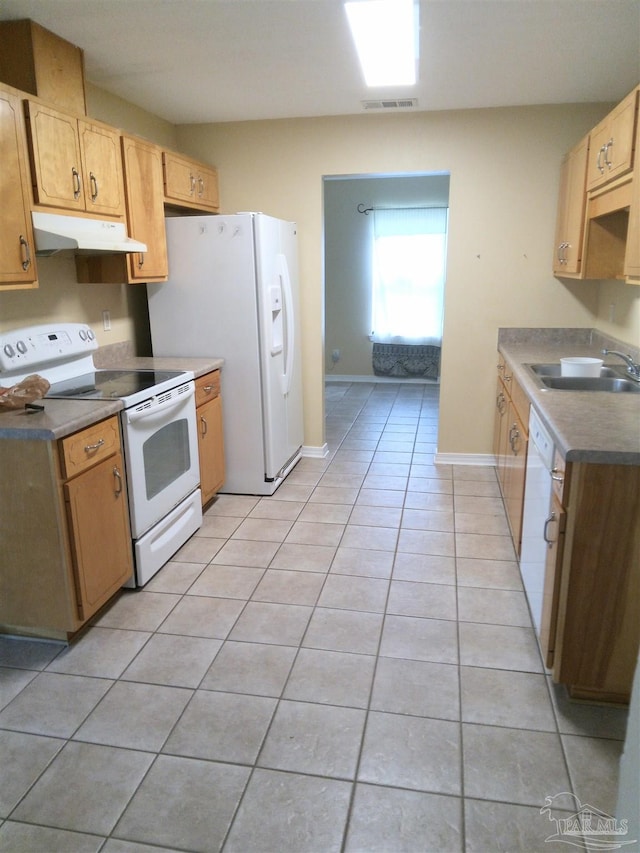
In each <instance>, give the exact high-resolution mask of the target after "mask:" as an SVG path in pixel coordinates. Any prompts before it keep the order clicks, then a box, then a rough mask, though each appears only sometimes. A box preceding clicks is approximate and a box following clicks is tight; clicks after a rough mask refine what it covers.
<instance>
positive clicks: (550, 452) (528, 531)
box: [520, 406, 555, 635]
mask: <svg viewBox="0 0 640 853" xmlns="http://www.w3.org/2000/svg"><path fill="white" fill-rule="evenodd" d="M554 452H555V448H554V445H553V441H552V439H551V436H550V435H549V433H548V431H547V429H546V427H545V426H544V425H543V423H542V421H541V420H540V416H539V415H538V413H537V412H536V410H535V409H534V407H533V406H531V410H530V414H529V446H528V449H527V478H526V482H525V488H524V510H523V517H522V545H521V549H520V574H521V575H522V582H523V583H524V588H525V592H526V594H527V599H528V601H529V607H530V609H531V615H532V617H533V621H534V625H535V629H536V633H537V634H538V635H540V625H541V622H542V599H543V593H544V572H545V561H546V556H547V550H548V548H549V543H548V541H547V539H546V532H547V526H548V524H549V522H550V521H551V517H550V514H551V495H552V469H553V457H554Z"/></svg>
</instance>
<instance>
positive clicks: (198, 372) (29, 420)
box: [0, 357, 224, 441]
mask: <svg viewBox="0 0 640 853" xmlns="http://www.w3.org/2000/svg"><path fill="white" fill-rule="evenodd" d="M223 364H224V360H223V359H221V358H173V357H169V358H153V357H148V358H144V357H143V358H138V357H125V358H120V359H119V360H118V361H114V362H113V363H111V362H109V363H106V362H104V361H103V360H102V359H98V358H96V366H99V367H100V368H104V367H109V368H122V369H124V370H126V369H130V370H191V371H193V374H194V376H195V377H196V378H197V377H199V376H203V375H204V374H205V373H209V372H210V371H212V370H219V369H220V368H221V367H222V365H223ZM35 402H36V404H38V405H44V411H42V412H41V411H36V410H32V409H16V410H12V411H7V412H0V439H4V438H10V439H21V440H23V441H29V440H31V441H53V440H55V439H59V438H64V437H65V436H66V435H71V434H72V433H74V432H77V431H78V430H81V429H84V428H85V427H88V426H91V424H95V423H97V422H98V421H102V420H104V419H105V418H108V417H110V416H111V415H114V414H117V413H118V412H120V411H122V408H123V405H122V402H121V401H120V400H58V399H56V400H54V399H48V398H46V397H45V398H44V400H36V401H35Z"/></svg>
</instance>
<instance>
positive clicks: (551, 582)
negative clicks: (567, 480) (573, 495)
mask: <svg viewBox="0 0 640 853" xmlns="http://www.w3.org/2000/svg"><path fill="white" fill-rule="evenodd" d="M566 523H567V515H566V512H565V511H564V507H563V506H562V504H561V503H560V501H559V500H558V498H557V497H556V495H552V497H551V508H550V512H549V516H548V518H547V521H546V523H545V530H544V537H545V539H546V541H547V556H546V560H545V565H544V587H543V591H542V619H541V624H540V649H541V650H542V657H543V660H544V663H545V666H547V667H548V668H549V669H551V668H552V667H553V661H554V656H555V649H556V634H557V632H556V628H557V625H558V600H559V596H560V572H561V570H562V555H563V552H564V534H565V529H566Z"/></svg>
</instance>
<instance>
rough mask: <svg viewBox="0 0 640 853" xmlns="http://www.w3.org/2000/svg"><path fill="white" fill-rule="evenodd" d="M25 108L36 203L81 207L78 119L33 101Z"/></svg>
mask: <svg viewBox="0 0 640 853" xmlns="http://www.w3.org/2000/svg"><path fill="white" fill-rule="evenodd" d="M26 108H27V120H28V129H29V130H30V134H29V140H30V144H31V163H32V168H33V178H34V187H33V194H34V201H35V203H36V204H43V205H47V206H49V207H63V208H66V209H67V210H84V207H85V204H84V188H83V186H82V163H81V159H80V142H79V138H78V121H77V119H76V118H75V116H71V115H66V114H65V113H61V112H58V111H57V110H53V109H51V108H50V107H46V106H44V104H39V103H36V102H35V101H27V102H26Z"/></svg>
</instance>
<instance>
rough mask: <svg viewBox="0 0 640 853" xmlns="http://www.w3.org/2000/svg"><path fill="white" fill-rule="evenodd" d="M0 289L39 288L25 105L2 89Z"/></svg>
mask: <svg viewBox="0 0 640 853" xmlns="http://www.w3.org/2000/svg"><path fill="white" fill-rule="evenodd" d="M0 163H1V164H2V167H1V168H0V198H1V199H2V204H1V205H0V234H1V235H2V239H1V240H0V288H1V289H3V290H4V289H18V288H30V287H37V286H38V282H37V278H36V276H37V273H36V265H35V256H34V244H33V230H32V227H31V200H30V191H29V183H28V180H29V178H28V170H27V162H26V150H25V132H24V119H23V116H22V104H21V102H20V100H19V98H17V97H16V96H14V95H12V94H11V93H9V92H7V91H4V90H3V89H1V88H0Z"/></svg>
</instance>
